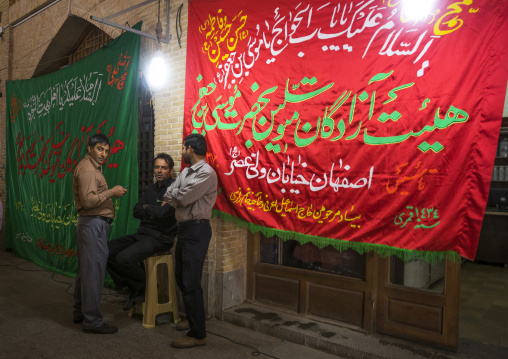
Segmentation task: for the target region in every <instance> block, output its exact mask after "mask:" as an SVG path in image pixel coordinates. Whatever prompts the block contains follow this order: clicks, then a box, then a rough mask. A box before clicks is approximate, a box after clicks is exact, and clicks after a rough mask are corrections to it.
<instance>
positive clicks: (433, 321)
mask: <svg viewBox="0 0 508 359" xmlns="http://www.w3.org/2000/svg"><path fill="white" fill-rule="evenodd" d="M378 263H379V267H378V269H379V271H378V298H377V311H376V326H377V330H376V331H377V332H379V333H383V334H387V335H391V336H395V337H399V338H403V339H409V340H414V341H417V342H420V343H424V344H429V345H433V346H437V347H441V348H446V349H449V350H454V351H456V350H457V344H458V332H459V294H460V263H454V262H452V261H449V260H446V261H443V262H442V271H441V274H442V278H439V279H437V280H436V279H433V280H434V281H436V282H438V283H439V288H438V289H437V290H436V289H434V290H429V288H428V286H426V283H425V280H423V281H422V280H420V281H419V280H418V279H419V278H424V277H425V278H431V277H432V273H431V272H432V266H430V265H429V264H428V263H425V262H423V261H420V262H417V261H413V262H410V263H403V262H402V261H400V260H399V261H397V260H396V259H395V258H393V257H387V258H380V259H379V262H378ZM412 263H414V265H413V267H415V268H416V269H415V268H409V269H408V268H407V266H409V265H411V264H412ZM426 266H427V267H426ZM428 266H430V267H428ZM418 267H421V268H422V269H420V268H418ZM426 268H428V269H429V271H428V273H427V272H426ZM414 273H417V274H416V275H415V274H414ZM418 273H425V275H418ZM411 275H413V276H414V277H415V280H409V281H408V280H407V276H411ZM404 276H406V278H404ZM430 281H432V280H430ZM408 282H409V283H408ZM408 284H409V285H408Z"/></svg>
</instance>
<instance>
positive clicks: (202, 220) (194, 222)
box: [177, 219, 210, 228]
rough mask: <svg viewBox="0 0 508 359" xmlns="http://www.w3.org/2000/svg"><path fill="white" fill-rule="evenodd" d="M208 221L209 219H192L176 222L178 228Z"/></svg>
mask: <svg viewBox="0 0 508 359" xmlns="http://www.w3.org/2000/svg"><path fill="white" fill-rule="evenodd" d="M208 222H210V220H209V219H194V220H192V221H185V222H178V223H177V224H178V228H187V227H190V226H192V225H193V224H200V223H208Z"/></svg>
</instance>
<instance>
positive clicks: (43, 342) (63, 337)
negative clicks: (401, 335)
mask: <svg viewBox="0 0 508 359" xmlns="http://www.w3.org/2000/svg"><path fill="white" fill-rule="evenodd" d="M73 282H74V280H73V279H72V278H69V277H64V276H61V275H58V274H55V273H53V272H50V271H48V270H45V269H44V268H40V267H38V266H36V265H34V264H33V263H31V262H28V261H25V260H23V259H20V258H18V257H16V256H15V255H14V254H13V253H11V252H5V251H0V358H2V359H10V358H12V359H19V358H27V359H32V358H48V359H49V358H51V359H53V358H64V359H66V358H70V359H73V358H108V359H111V358H147V357H148V358H164V359H172V358H174V359H185V358H197V357H199V358H200V359H207V358H210V359H215V358H221V359H241V358H250V357H252V356H259V357H261V358H279V359H299V358H305V359H332V358H362V359H363V358H365V359H367V358H368V359H371V358H372V359H378V358H389V359H398V358H400V359H406V358H411V359H419V358H431V359H438V358H439V359H447V358H448V359H451V358H474V359H480V358H485V359H497V358H508V300H507V299H506V298H508V269H507V268H503V267H493V266H484V265H479V264H474V263H471V262H466V263H465V264H463V268H462V275H461V307H460V313H461V317H460V329H459V331H460V335H459V336H460V338H459V348H458V352H457V353H454V352H448V351H443V350H439V349H437V348H432V347H429V346H424V345H421V344H418V343H413V342H409V341H404V340H401V339H397V338H393V337H387V336H381V335H377V334H373V335H370V334H368V335H366V334H363V333H359V332H355V331H351V330H348V329H346V328H341V327H337V326H331V325H327V324H324V323H319V322H311V321H310V320H308V319H307V318H301V317H297V318H293V317H289V316H287V315H286V314H283V313H270V314H273V315H277V316H278V317H280V321H282V323H296V324H294V325H293V324H292V325H286V326H280V325H277V322H276V321H273V320H256V319H255V317H256V315H255V314H256V313H259V312H260V311H263V310H268V311H270V312H273V310H272V309H271V308H268V309H266V308H261V307H258V306H253V305H252V304H248V303H246V304H244V305H242V306H239V307H235V308H232V309H230V310H228V311H227V313H225V315H224V317H225V318H224V319H225V320H224V321H220V320H217V319H211V320H208V321H207V332H208V335H207V345H206V346H204V347H199V348H193V349H188V350H181V349H174V348H172V347H171V346H170V342H171V340H172V339H173V338H176V337H178V336H180V335H181V332H178V331H176V329H175V327H174V324H173V323H172V322H171V315H170V314H169V315H160V316H159V317H158V318H157V320H158V325H157V326H156V327H155V328H154V329H144V328H142V326H141V320H142V318H141V317H140V316H134V317H133V318H129V317H128V315H127V313H126V312H123V311H122V309H121V308H122V304H123V302H124V301H125V300H126V295H125V294H122V293H118V292H115V291H113V290H110V289H107V288H106V289H105V290H104V295H103V303H102V311H103V314H104V317H105V320H106V322H108V323H109V324H113V325H115V326H118V328H119V332H118V333H117V334H114V335H93V334H85V333H83V332H82V330H81V326H80V325H76V324H73V323H72V320H71V319H72V317H71V311H72V303H73V298H72V292H73ZM253 313H254V314H253ZM261 317H263V318H266V317H267V316H266V315H262V316H261ZM272 319H273V318H272ZM274 323H275V325H274ZM298 323H300V324H301V325H299V324H298ZM251 329H254V330H251ZM332 334H333V335H332ZM295 343H297V344H295ZM316 348H317V349H319V350H316ZM332 354H334V355H332Z"/></svg>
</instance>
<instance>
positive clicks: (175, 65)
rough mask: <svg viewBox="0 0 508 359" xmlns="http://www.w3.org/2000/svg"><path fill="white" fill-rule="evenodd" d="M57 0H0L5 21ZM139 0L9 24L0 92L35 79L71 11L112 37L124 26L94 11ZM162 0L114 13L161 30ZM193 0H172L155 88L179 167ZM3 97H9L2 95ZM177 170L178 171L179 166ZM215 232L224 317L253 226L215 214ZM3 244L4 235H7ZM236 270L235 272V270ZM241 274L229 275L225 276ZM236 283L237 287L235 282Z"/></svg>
mask: <svg viewBox="0 0 508 359" xmlns="http://www.w3.org/2000/svg"><path fill="white" fill-rule="evenodd" d="M51 3H53V1H42V0H17V1H16V2H14V4H12V5H11V6H9V3H8V2H6V1H3V2H0V11H1V12H2V13H3V14H2V19H1V22H0V26H4V27H5V26H6V25H8V24H15V23H17V22H19V21H20V20H23V19H25V18H27V17H28V16H30V15H33V14H34V13H36V12H37V11H39V10H40V9H42V8H44V7H45V6H47V5H49V4H51ZM139 3H140V1H139V0H133V1H127V0H105V1H102V2H99V1H96V0H71V1H70V3H69V1H60V2H57V3H55V4H54V5H52V6H51V7H49V8H47V9H46V10H44V11H42V12H40V13H39V14H37V15H34V16H33V17H31V18H30V19H28V20H26V21H25V22H24V23H22V24H20V25H18V26H15V27H10V28H7V29H6V31H5V34H4V36H3V38H2V39H0V92H2V93H3V94H4V95H3V96H4V97H5V81H6V80H20V79H29V78H31V77H32V75H33V73H34V70H35V68H36V67H37V65H38V63H39V61H40V59H41V57H42V56H43V54H44V53H45V51H46V50H47V49H48V46H50V44H51V41H52V39H53V37H54V36H55V34H57V32H58V30H59V29H60V27H61V25H62V24H63V23H64V22H65V20H66V19H67V16H68V13H69V12H70V13H71V14H72V15H73V16H78V17H81V18H83V19H85V20H87V21H89V22H91V23H93V24H94V25H95V26H97V27H99V28H100V29H102V30H103V31H105V32H106V33H107V34H108V35H109V36H111V37H112V38H116V37H118V36H119V35H120V34H121V33H122V30H121V29H118V28H115V27H111V26H108V25H104V24H101V23H99V22H96V21H91V20H90V15H95V16H97V17H106V16H108V15H111V14H113V13H116V12H118V11H121V10H124V9H127V8H129V7H131V6H133V5H137V4H139ZM182 3H183V8H182V11H181V18H180V23H181V26H182V30H183V31H182V38H181V47H180V46H179V44H178V39H177V34H176V30H175V24H176V14H177V11H178V7H179V6H180V5H181V4H182ZM157 4H158V2H157V1H155V2H154V3H152V4H148V5H146V6H143V7H140V8H138V9H135V10H133V11H130V12H128V13H125V14H123V15H121V16H118V17H116V18H113V19H111V20H112V21H114V22H116V23H118V24H122V25H124V24H125V23H126V22H127V23H128V24H129V25H131V26H132V25H134V24H135V23H137V22H138V21H140V20H142V21H143V28H142V30H143V31H144V32H147V33H149V34H153V35H155V28H156V24H157ZM165 9H166V2H165V1H164V0H163V1H161V22H162V24H163V34H162V36H163V37H164V36H165V35H166V34H165V27H166V24H165ZM187 10H188V7H187V1H183V2H174V1H173V2H171V5H170V33H171V35H172V40H171V41H170V43H169V44H164V43H162V53H163V54H164V58H165V60H166V61H167V63H168V66H169V68H170V75H169V79H168V81H167V83H166V84H165V85H164V86H163V87H161V88H158V89H154V91H153V96H152V101H153V105H154V117H155V148H154V150H155V153H158V152H163V151H164V152H168V153H169V154H170V155H171V156H173V158H174V159H175V169H176V170H179V168H180V165H181V146H182V130H183V123H182V120H183V111H184V97H185V96H184V95H185V62H186V51H187V24H188V23H187V19H188V16H187ZM155 45H156V41H154V40H152V39H148V38H146V37H142V38H141V63H140V69H141V71H142V72H143V73H146V69H147V66H148V65H149V63H150V59H151V57H152V55H153V53H154V52H155ZM2 99H3V98H2ZM0 102H1V104H0V169H1V165H2V164H3V163H5V118H6V117H5V116H6V113H5V110H6V108H5V100H2V101H0ZM175 172H176V173H175V176H176V175H178V171H175ZM4 193H5V180H4V176H3V170H2V172H1V175H0V195H2V199H4V198H5V196H4ZM212 228H213V237H212V241H211V243H210V249H209V252H208V256H207V259H206V263H205V269H204V276H203V278H204V282H205V283H204V288H205V292H206V295H205V296H206V298H207V304H208V305H207V307H208V312H209V315H215V316H218V317H220V315H221V312H222V310H223V309H225V308H228V307H230V306H233V305H235V304H239V303H240V302H241V301H243V299H244V298H245V294H244V291H245V289H244V287H245V285H244V282H245V279H244V278H245V266H246V250H247V232H246V230H245V229H240V228H238V227H237V226H236V225H234V224H231V223H225V222H223V221H222V220H219V219H214V220H212ZM2 244H3V241H2ZM231 273H234V275H231ZM228 274H229V275H228ZM226 277H227V278H233V277H234V278H235V279H234V280H229V281H228V280H224V278H226ZM231 286H234V288H231ZM225 291H228V292H229V293H230V292H234V293H236V294H235V295H234V296H233V299H231V298H230V299H228V300H223V299H222V293H224V292H225Z"/></svg>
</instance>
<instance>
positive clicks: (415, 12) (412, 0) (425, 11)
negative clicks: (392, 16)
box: [402, 0, 434, 21]
mask: <svg viewBox="0 0 508 359" xmlns="http://www.w3.org/2000/svg"><path fill="white" fill-rule="evenodd" d="M433 6H434V0H404V1H403V3H402V13H403V16H404V17H405V18H406V19H408V20H411V21H418V20H423V19H425V17H426V16H427V15H430V13H431V12H432V10H433Z"/></svg>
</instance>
